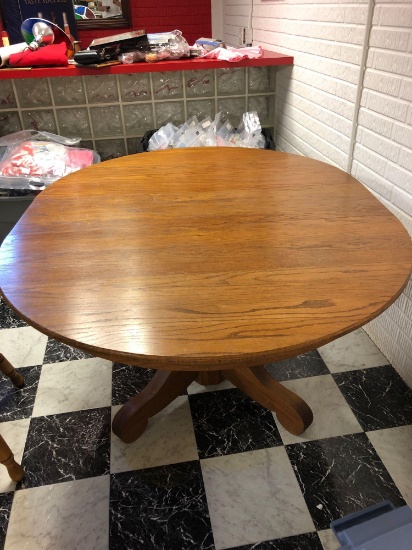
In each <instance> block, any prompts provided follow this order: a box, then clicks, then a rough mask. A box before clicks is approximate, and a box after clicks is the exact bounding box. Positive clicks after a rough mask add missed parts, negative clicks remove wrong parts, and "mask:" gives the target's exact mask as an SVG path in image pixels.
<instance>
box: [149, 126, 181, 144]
mask: <svg viewBox="0 0 412 550" xmlns="http://www.w3.org/2000/svg"><path fill="white" fill-rule="evenodd" d="M177 131H178V128H177V127H176V126H174V125H173V124H172V123H171V122H169V124H166V126H162V127H161V128H160V130H158V131H157V132H155V133H154V134H153V135H152V137H151V138H150V140H149V147H148V151H157V150H159V149H167V148H168V146H169V143H170V141H171V140H172V139H173V136H174V135H175V133H176V132H177Z"/></svg>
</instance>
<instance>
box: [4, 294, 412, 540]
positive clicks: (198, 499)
mask: <svg viewBox="0 0 412 550" xmlns="http://www.w3.org/2000/svg"><path fill="white" fill-rule="evenodd" d="M0 328H1V330H0V351H1V352H2V353H3V354H4V355H5V356H6V357H7V358H8V359H9V360H10V361H11V362H12V363H14V365H15V366H16V367H18V368H19V369H20V372H21V373H22V374H23V375H24V376H25V379H26V386H25V388H24V389H22V390H16V389H14V388H13V387H12V385H11V383H9V381H8V380H2V381H1V383H0V432H1V433H2V435H3V436H4V437H5V439H6V440H7V441H8V442H9V445H10V446H11V447H12V448H13V450H14V452H15V455H16V457H17V459H18V460H21V461H22V464H23V466H24V468H25V470H26V473H27V475H26V479H25V480H24V481H23V482H22V483H21V484H19V485H18V486H17V487H16V486H15V484H14V483H12V482H10V480H9V478H8V477H7V475H6V471H5V469H4V468H2V469H1V472H0V548H3V546H4V548H5V549H7V550H11V549H13V550H14V549H15V550H21V549H23V548H24V549H25V550H31V549H45V550H51V549H53V550H71V549H73V550H82V549H84V550H94V549H96V550H106V549H109V548H110V549H111V550H115V549H116V550H117V549H119V550H120V549H133V550H140V549H141V550H151V549H155V550H161V549H165V550H169V549H170V550H172V549H173V550H174V549H176V550H185V549H190V550H203V549H215V548H216V549H225V548H236V549H242V550H249V549H252V548H253V549H255V550H258V549H259V550H266V549H269V548H271V549H279V550H322V549H324V550H336V548H338V546H339V544H338V542H337V540H336V539H335V537H334V535H333V533H332V532H331V530H330V529H329V525H330V522H331V520H333V519H336V518H339V517H342V516H343V515H346V514H348V513H350V512H353V511H356V510H360V509H362V508H365V507H366V506H369V505H371V504H374V503H377V502H380V501H382V500H384V499H389V500H391V501H392V502H393V503H394V504H395V505H396V506H400V505H403V504H404V503H405V501H406V502H407V503H408V504H410V505H411V504H412V477H411V475H410V464H411V459H412V392H411V391H410V390H409V389H408V388H407V387H406V385H405V384H404V383H403V381H402V380H401V378H400V377H399V376H398V375H397V373H396V372H395V370H394V369H393V368H392V367H391V366H390V365H389V364H388V362H387V360H386V359H385V357H384V356H383V355H382V354H381V353H380V351H379V350H378V349H377V348H376V346H375V345H374V344H373V343H372V342H371V340H370V339H369V338H368V336H367V335H366V333H365V332H364V331H363V330H357V331H355V332H353V333H351V334H349V335H347V336H345V337H343V338H340V339H339V340H336V341H335V342H333V343H332V344H329V345H327V346H324V347H323V348H320V349H319V350H318V351H314V352H311V353H307V354H305V355H302V356H300V357H298V358H296V359H293V360H289V361H283V362H281V363H277V364H272V365H269V366H268V367H267V368H268V369H269V371H270V372H271V373H272V374H273V375H276V377H277V379H278V380H281V381H283V383H284V384H285V386H287V387H288V388H290V389H291V390H293V391H295V392H296V393H298V394H299V395H301V396H302V397H303V398H304V399H305V400H306V401H307V402H308V403H309V405H310V406H311V407H312V409H313V412H314V422H313V425H312V426H311V427H310V428H309V429H308V430H307V431H306V432H305V433H304V434H303V436H301V437H296V436H293V435H291V434H289V433H287V432H285V431H284V430H283V429H282V427H281V426H279V425H278V424H277V422H276V419H275V418H274V416H273V414H272V413H271V412H270V411H267V410H265V409H263V408H262V407H261V406H260V405H257V404H256V403H255V402H253V401H251V400H250V399H248V398H247V397H245V396H244V395H243V394H242V393H241V392H240V391H239V390H237V389H235V388H234V387H233V386H231V384H230V383H228V382H224V383H222V384H220V385H219V386H217V387H208V388H207V389H206V388H204V387H201V386H199V385H198V384H196V383H193V384H192V385H191V386H190V387H189V389H188V394H185V395H181V396H180V397H179V398H178V399H176V400H175V401H174V402H173V403H172V404H171V405H170V406H169V407H167V409H165V410H164V411H162V412H161V413H159V414H158V415H157V416H156V417H155V418H153V419H152V420H151V421H150V422H149V427H148V429H147V431H146V432H145V433H144V435H143V436H142V437H141V438H140V439H139V440H138V441H137V442H136V443H133V444H131V445H126V444H124V443H122V442H121V441H120V440H118V439H117V438H116V436H114V435H113V434H112V433H111V429H110V423H111V418H112V416H113V414H114V413H115V412H116V411H117V410H118V409H119V407H120V406H121V405H122V404H123V403H124V402H125V401H126V400H127V399H128V398H129V397H130V396H132V395H134V394H135V393H136V392H138V391H140V389H141V388H143V387H144V386H145V385H146V384H147V382H148V380H149V379H150V378H151V376H152V375H153V371H150V370H145V369H139V368H136V367H130V366H127V365H122V364H112V363H111V362H109V361H106V360H103V359H99V358H95V357H90V356H88V355H86V354H84V353H82V352H79V351H76V350H74V349H71V348H69V347H67V346H65V345H62V344H59V343H57V342H56V341H53V340H51V339H50V338H47V336H45V335H42V334H40V333H39V332H37V331H36V330H34V329H33V328H31V327H29V326H27V325H26V324H25V323H24V322H22V321H21V320H20V319H18V318H17V317H16V316H15V315H14V314H13V313H12V312H11V311H10V310H9V309H8V308H7V307H6V306H5V305H4V304H3V303H0Z"/></svg>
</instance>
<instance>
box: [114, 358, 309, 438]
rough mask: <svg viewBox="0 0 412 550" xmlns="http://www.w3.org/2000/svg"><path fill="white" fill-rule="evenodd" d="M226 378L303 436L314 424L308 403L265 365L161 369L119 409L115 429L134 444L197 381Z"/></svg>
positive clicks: (284, 424) (219, 380)
mask: <svg viewBox="0 0 412 550" xmlns="http://www.w3.org/2000/svg"><path fill="white" fill-rule="evenodd" d="M224 378H227V380H229V381H230V382H232V384H234V385H235V386H236V387H237V388H239V389H240V390H241V391H242V392H243V393H245V394H246V395H248V396H249V397H251V398H252V399H254V400H255V401H256V402H257V403H260V404H261V405H263V406H264V407H266V408H267V409H270V410H271V411H274V412H275V413H276V416H277V419H278V420H279V422H280V423H281V424H282V426H283V427H284V428H285V429H286V430H287V431H288V432H290V433H292V434H295V435H299V434H301V433H302V432H304V431H305V430H306V428H308V427H309V426H310V425H311V424H312V420H313V414H312V411H311V410H310V408H309V406H308V405H307V403H305V401H303V399H301V398H300V397H299V396H297V395H296V394H295V393H293V392H291V391H290V390H288V389H287V388H285V387H284V386H282V384H280V383H279V382H277V381H276V380H274V379H273V378H272V377H271V376H270V374H269V373H268V372H267V371H266V370H265V369H264V367H252V368H243V369H231V370H223V371H210V372H206V371H202V372H195V371H164V370H161V371H157V373H156V374H155V375H154V377H153V378H152V380H151V382H150V383H149V384H148V385H147V386H146V387H145V388H144V389H143V390H142V391H141V392H140V393H138V394H137V395H135V396H134V397H132V398H131V399H129V401H128V402H127V403H126V404H125V405H123V407H122V408H121V409H120V410H119V412H118V413H117V414H116V416H115V417H114V420H113V426H112V427H113V432H114V433H115V434H116V435H117V436H118V437H119V438H120V439H121V440H122V441H124V442H125V443H132V442H133V441H136V439H138V438H139V437H140V436H141V435H142V433H143V432H144V431H145V429H146V427H147V422H148V419H149V418H150V417H151V416H154V415H155V414H157V413H158V412H160V411H161V410H162V409H164V408H165V407H166V406H167V405H169V403H171V402H172V401H173V400H174V399H175V398H176V397H178V396H179V395H180V394H181V393H182V391H183V390H185V389H186V388H187V387H188V386H189V384H191V383H192V382H193V380H195V379H196V380H197V381H198V382H199V384H203V385H209V384H218V383H219V382H221V381H222V380H223V379H224Z"/></svg>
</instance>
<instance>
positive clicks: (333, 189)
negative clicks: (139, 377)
mask: <svg viewBox="0 0 412 550" xmlns="http://www.w3.org/2000/svg"><path fill="white" fill-rule="evenodd" d="M0 261H1V264H2V270H1V275H0V286H1V288H2V292H3V293H4V296H5V298H6V299H7V301H8V302H9V303H10V304H12V305H13V307H14V308H15V309H16V310H17V311H18V313H20V315H21V316H22V317H23V318H25V319H26V320H28V321H29V322H30V324H32V325H33V326H35V327H36V328H38V329H39V330H41V331H43V332H45V333H47V334H49V335H50V336H52V337H55V338H57V339H59V340H61V341H63V342H66V343H68V344H72V345H75V346H77V347H80V348H81V349H84V350H87V351H89V352H90V353H93V354H95V355H99V356H103V357H107V358H110V359H114V360H118V361H122V362H125V363H129V364H135V365H141V366H154V367H156V368H160V369H172V370H173V369H179V370H191V369H194V370H202V369H209V370H214V369H216V370H218V369H223V368H230V367H233V368H235V367H241V366H245V367H246V366H252V365H258V364H264V363H267V362H269V361H272V360H276V359H282V358H285V357H290V356H294V355H297V354H299V353H302V352H304V351H307V350H309V349H314V348H315V347H318V346H319V345H322V344H325V343H327V342H329V341H331V340H332V339H334V338H336V337H338V336H340V335H342V334H345V333H347V332H349V331H351V330H353V329H355V328H357V327H359V326H361V325H363V324H365V323H366V322H368V321H369V320H371V319H372V318H374V317H375V316H377V315H378V314H379V313H381V312H382V311H383V310H385V309H386V308H387V307H388V306H389V305H390V304H391V303H392V302H393V301H394V300H395V298H396V297H397V296H398V295H399V294H400V292H401V291H402V289H403V287H404V286H405V285H406V283H407V280H408V278H409V275H410V271H411V265H412V245H411V240H410V237H409V236H408V234H407V232H406V230H405V229H404V227H403V226H402V225H401V223H400V222H399V221H398V220H397V219H396V218H395V217H394V216H393V214H391V213H390V212H389V211H388V210H387V209H386V208H385V207H384V206H383V205H382V204H381V203H380V202H379V201H378V200H377V199H376V198H375V197H374V196H373V195H372V194H371V193H370V192H369V191H368V190H367V189H365V188H364V187H363V186H362V185H361V184H360V183H359V182H358V181H356V180H355V179H354V178H353V177H351V176H350V175H348V174H347V173H346V172H343V171H341V170H339V169H337V168H335V167H333V166H330V165H328V164H324V163H321V162H319V161H316V160H313V159H308V158H305V157H300V156H297V155H291V154H286V153H279V152H273V151H265V150H255V149H240V148H228V149H226V148H199V149H181V150H167V151H160V152H155V153H147V154H138V155H131V156H126V157H122V158H120V159H116V160H112V161H108V162H104V163H101V164H99V165H95V166H93V167H91V168H86V169H84V170H82V171H79V172H77V173H74V174H71V175H69V176H67V177H65V178H63V179H61V180H60V181H58V182H55V183H54V184H53V185H51V186H50V187H49V188H48V189H46V190H45V191H43V192H42V193H41V194H40V195H39V196H38V197H37V198H36V199H35V201H34V202H33V204H32V205H31V206H30V207H29V209H28V210H27V211H26V213H25V214H24V216H23V217H22V219H21V220H20V221H19V223H18V224H17V226H16V227H15V228H14V229H13V231H12V233H11V234H10V236H9V237H8V238H7V239H6V241H5V243H4V244H3V246H2V248H1V253H0Z"/></svg>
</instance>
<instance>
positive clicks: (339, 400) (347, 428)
mask: <svg viewBox="0 0 412 550" xmlns="http://www.w3.org/2000/svg"><path fill="white" fill-rule="evenodd" d="M282 385H283V386H285V387H286V388H288V389H289V390H290V391H293V392H294V393H296V394H297V395H298V396H299V397H301V398H302V399H303V400H304V401H306V403H307V404H308V405H309V407H310V408H311V409H312V412H313V422H312V424H311V426H309V428H308V429H307V430H306V431H305V432H304V433H303V434H301V435H299V436H297V435H293V434H291V433H289V432H287V431H286V430H285V429H284V428H283V427H282V426H281V425H280V424H279V422H278V421H277V419H276V414H275V413H273V416H274V418H275V421H276V425H277V427H278V429H279V433H280V435H281V437H282V441H283V443H284V444H285V445H289V444H291V443H300V442H304V441H311V440H314V439H324V438H326V437H334V436H338V435H346V434H351V433H358V432H362V431H363V430H362V427H361V425H360V424H359V422H358V421H357V420H356V417H355V415H354V414H353V412H352V410H351V408H350V407H349V405H348V404H347V402H346V399H345V398H344V397H343V395H342V393H341V392H340V390H339V388H338V386H337V384H336V382H335V381H334V380H333V378H332V376H331V375H330V374H326V375H322V376H313V377H311V378H298V379H296V380H288V381H285V382H282Z"/></svg>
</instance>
